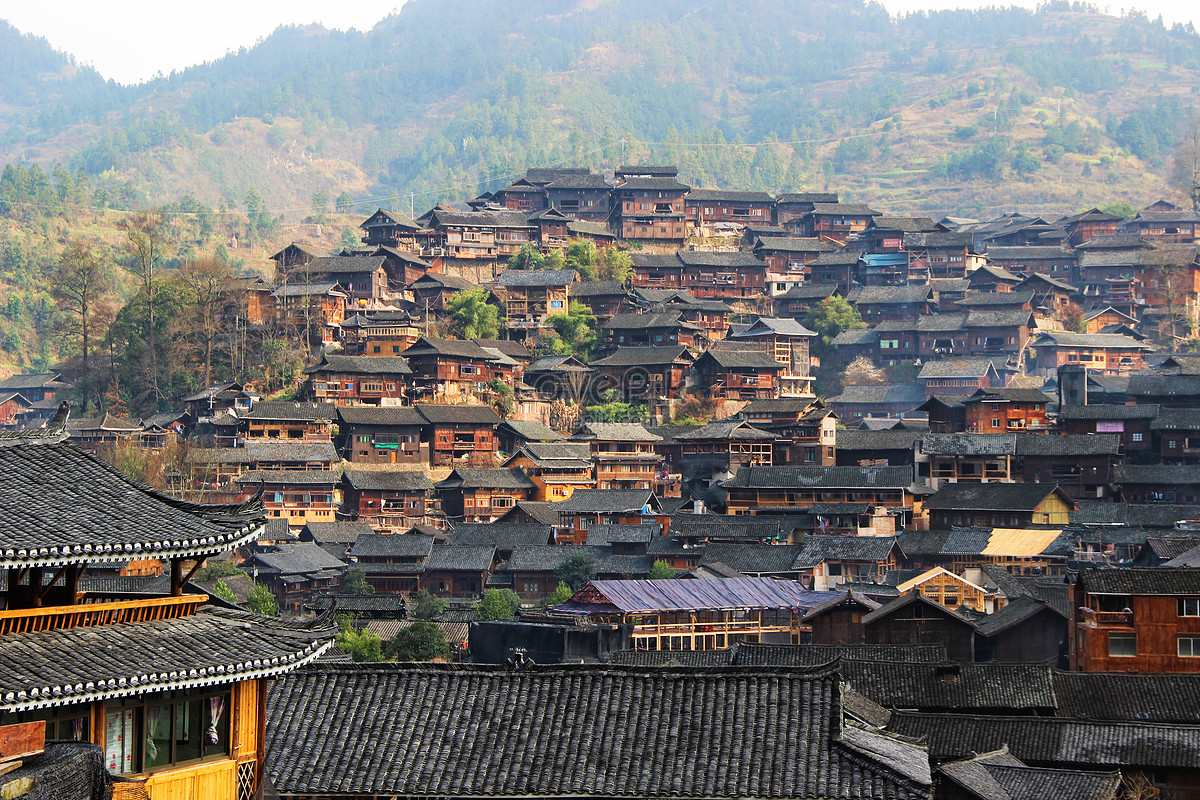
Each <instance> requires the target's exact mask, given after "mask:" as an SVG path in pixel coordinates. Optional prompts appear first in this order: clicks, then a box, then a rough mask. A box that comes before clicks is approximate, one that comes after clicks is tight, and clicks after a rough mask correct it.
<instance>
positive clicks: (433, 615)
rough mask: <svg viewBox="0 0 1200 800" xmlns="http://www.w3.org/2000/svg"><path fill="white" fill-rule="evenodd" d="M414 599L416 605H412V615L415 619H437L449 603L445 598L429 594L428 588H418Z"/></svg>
mask: <svg viewBox="0 0 1200 800" xmlns="http://www.w3.org/2000/svg"><path fill="white" fill-rule="evenodd" d="M415 599H416V605H415V606H414V607H413V616H414V617H416V618H417V619H425V620H429V619H437V618H438V617H440V616H441V615H442V612H443V611H445V610H446V609H447V608H448V607H449V606H450V603H449V602H447V601H446V600H443V599H442V598H440V597H434V596H433V595H431V594H430V593H429V590H428V589H418V590H417V596H416V598H415Z"/></svg>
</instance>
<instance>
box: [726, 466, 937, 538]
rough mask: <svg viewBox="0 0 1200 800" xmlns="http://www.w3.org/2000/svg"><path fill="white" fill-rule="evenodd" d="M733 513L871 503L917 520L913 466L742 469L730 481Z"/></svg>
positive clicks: (799, 510)
mask: <svg viewBox="0 0 1200 800" xmlns="http://www.w3.org/2000/svg"><path fill="white" fill-rule="evenodd" d="M723 488H724V489H725V491H726V493H727V498H726V501H725V502H726V506H727V508H728V511H729V513H730V514H735V515H738V514H744V515H760V516H761V515H765V514H777V513H789V512H790V510H791V509H796V511H795V512H792V513H802V512H803V511H804V510H805V509H807V508H810V507H812V506H813V505H816V504H818V503H867V504H869V505H871V506H879V507H882V508H885V509H888V510H889V512H890V513H891V514H893V515H894V516H895V517H896V521H897V524H898V525H900V526H903V525H905V524H908V523H909V522H911V520H912V510H913V500H914V495H913V489H914V487H913V471H912V467H859V466H848V467H824V466H773V467H766V466H763V467H749V468H746V469H741V470H738V473H737V475H735V476H733V478H731V479H730V480H728V481H726V482H725V484H724V486H723Z"/></svg>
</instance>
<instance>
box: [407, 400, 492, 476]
mask: <svg viewBox="0 0 1200 800" xmlns="http://www.w3.org/2000/svg"><path fill="white" fill-rule="evenodd" d="M416 408H417V411H419V412H420V414H421V416H422V417H424V418H425V421H426V422H427V423H428V425H427V426H426V427H424V428H422V433H421V435H422V441H423V442H424V441H428V443H429V445H428V446H429V460H430V463H431V464H432V465H433V466H435V467H438V466H451V465H457V464H460V463H462V464H466V465H468V466H472V467H491V466H494V465H495V463H496V462H495V459H496V436H495V430H496V426H497V425H499V424H500V417H499V416H497V414H496V412H495V411H493V410H492V408H491V406H465V405H454V406H447V405H430V404H420V403H418V404H417V407H416ZM425 437H428V438H427V439H426V438H425Z"/></svg>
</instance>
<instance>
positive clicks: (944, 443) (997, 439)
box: [921, 433, 1017, 456]
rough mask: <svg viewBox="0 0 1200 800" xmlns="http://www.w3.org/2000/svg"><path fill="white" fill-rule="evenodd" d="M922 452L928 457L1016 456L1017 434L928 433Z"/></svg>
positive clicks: (922, 442)
mask: <svg viewBox="0 0 1200 800" xmlns="http://www.w3.org/2000/svg"><path fill="white" fill-rule="evenodd" d="M921 452H922V453H926V454H928V455H964V456H976V455H989V456H992V455H1014V454H1015V453H1016V452H1017V435H1016V434H1015V433H927V434H925V435H924V436H922V437H921Z"/></svg>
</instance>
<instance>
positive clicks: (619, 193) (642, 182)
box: [608, 167, 690, 244]
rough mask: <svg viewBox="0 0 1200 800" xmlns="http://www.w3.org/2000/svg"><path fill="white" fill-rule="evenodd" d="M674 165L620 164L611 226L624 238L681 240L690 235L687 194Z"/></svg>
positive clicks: (660, 240) (610, 217)
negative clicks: (621, 165)
mask: <svg viewBox="0 0 1200 800" xmlns="http://www.w3.org/2000/svg"><path fill="white" fill-rule="evenodd" d="M676 174H677V170H676V169H675V168H674V167H620V168H618V169H617V171H616V179H617V183H616V185H615V186H613V188H612V192H611V198H612V199H611V208H610V211H609V220H608V224H609V228H611V229H612V231H613V232H614V233H616V234H617V236H618V237H619V238H621V239H625V240H628V241H642V242H650V243H655V244H660V243H661V244H667V243H674V244H681V243H682V242H683V241H684V239H686V238H687V218H686V216H685V215H684V196H685V195H686V194H687V192H688V190H689V189H690V187H689V186H687V185H685V184H682V183H680V182H679V181H678V180H677V179H676V177H675V176H676Z"/></svg>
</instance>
